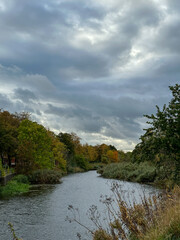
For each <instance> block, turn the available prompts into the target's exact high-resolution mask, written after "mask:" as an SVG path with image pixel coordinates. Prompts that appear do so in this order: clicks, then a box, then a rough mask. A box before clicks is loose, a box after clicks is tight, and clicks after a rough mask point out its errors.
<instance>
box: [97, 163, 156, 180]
mask: <svg viewBox="0 0 180 240" xmlns="http://www.w3.org/2000/svg"><path fill="white" fill-rule="evenodd" d="M100 173H101V175H102V176H103V177H105V178H112V179H119V180H126V181H135V182H141V183H147V182H154V181H155V178H156V168H155V166H153V165H151V164H150V163H148V162H142V163H140V164H137V163H131V162H122V163H112V164H109V165H107V166H105V167H104V168H103V169H101V171H100Z"/></svg>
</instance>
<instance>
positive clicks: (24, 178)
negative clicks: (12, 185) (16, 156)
mask: <svg viewBox="0 0 180 240" xmlns="http://www.w3.org/2000/svg"><path fill="white" fill-rule="evenodd" d="M13 180H14V181H17V182H18V183H25V184H29V180H28V177H27V176H25V175H23V174H19V175H17V176H15V177H13Z"/></svg>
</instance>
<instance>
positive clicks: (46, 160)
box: [17, 120, 54, 173]
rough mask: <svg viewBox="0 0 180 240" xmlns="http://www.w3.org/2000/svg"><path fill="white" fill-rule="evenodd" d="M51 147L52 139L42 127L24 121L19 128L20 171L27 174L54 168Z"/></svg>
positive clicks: (18, 163)
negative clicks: (36, 170)
mask: <svg viewBox="0 0 180 240" xmlns="http://www.w3.org/2000/svg"><path fill="white" fill-rule="evenodd" d="M51 146H52V139H51V138H50V137H49V135H48V133H47V130H46V129H45V128H44V127H43V126H42V125H39V124H37V123H36V122H32V121H30V120H23V121H22V122H21V124H20V126H19V128H18V150H17V154H18V161H17V168H18V171H19V172H23V173H26V172H31V171H33V170H35V169H43V168H47V169H51V168H53V167H54V158H53V153H52V150H51Z"/></svg>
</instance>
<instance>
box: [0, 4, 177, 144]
mask: <svg viewBox="0 0 180 240" xmlns="http://www.w3.org/2000/svg"><path fill="white" fill-rule="evenodd" d="M102 3H103V2H102V1H101V2H97V1H96V2H95V0H90V1H89V2H88V4H87V2H85V1H80V0H77V1H72V0H66V1H65V0H61V1H56V0H52V1H48V0H42V1H35V0H32V1H24V0H11V1H6V2H5V5H6V9H4V10H3V9H0V28H1V34H0V45H1V46H2V47H1V49H0V82H1V89H0V94H1V95H0V103H1V107H3V108H7V109H8V110H10V111H12V112H14V111H23V110H25V111H30V112H32V115H33V117H34V119H36V120H37V121H40V122H41V121H42V124H46V126H49V127H53V128H54V129H58V130H59V129H60V130H61V131H66V130H68V131H75V132H77V134H78V133H79V134H81V135H83V134H84V136H87V139H89V140H90V141H91V142H92V139H93V134H96V133H97V134H98V136H99V139H112V141H114V142H116V141H117V139H121V140H123V141H124V143H126V144H125V145H126V148H128V146H127V144H128V143H129V144H130V146H131V147H132V145H133V144H134V143H135V142H137V141H138V140H137V139H138V137H139V136H140V134H142V125H143V124H142V123H141V122H140V121H139V119H140V118H141V117H142V116H143V114H151V113H153V112H155V111H156V109H155V105H156V104H157V105H160V106H162V105H163V104H164V103H167V102H168V101H169V100H170V97H171V96H170V93H169V90H168V86H169V85H174V84H175V83H177V82H178V81H179V77H180V72H179V65H180V58H179V50H180V48H179V46H180V45H179V38H180V34H179V33H180V31H179V26H180V20H179V11H180V8H179V1H178V0H174V1H166V0H163V1H162V2H161V1H160V2H159V4H157V3H156V2H155V1H146V0H137V1H134V0H128V1H123V0H122V1H117V3H115V1H114V2H113V3H115V4H114V5H113V4H110V3H111V2H110V1H109V2H108V1H107V4H106V5H103V4H102ZM162 4H165V5H166V6H167V9H166V10H163V8H162ZM41 119H42V120H41ZM97 141H99V140H98V139H96V140H95V141H94V142H96V143H97Z"/></svg>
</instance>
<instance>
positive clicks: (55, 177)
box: [28, 169, 62, 184]
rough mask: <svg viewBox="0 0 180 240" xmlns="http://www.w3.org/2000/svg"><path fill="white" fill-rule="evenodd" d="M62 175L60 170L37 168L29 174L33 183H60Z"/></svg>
mask: <svg viewBox="0 0 180 240" xmlns="http://www.w3.org/2000/svg"><path fill="white" fill-rule="evenodd" d="M61 177H62V174H61V173H60V172H58V171H54V170H49V169H40V170H36V171H34V172H32V173H31V174H30V175H29V176H28V178H29V181H30V182H31V183H33V184H45V183H49V184H54V183H60V178H61Z"/></svg>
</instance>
